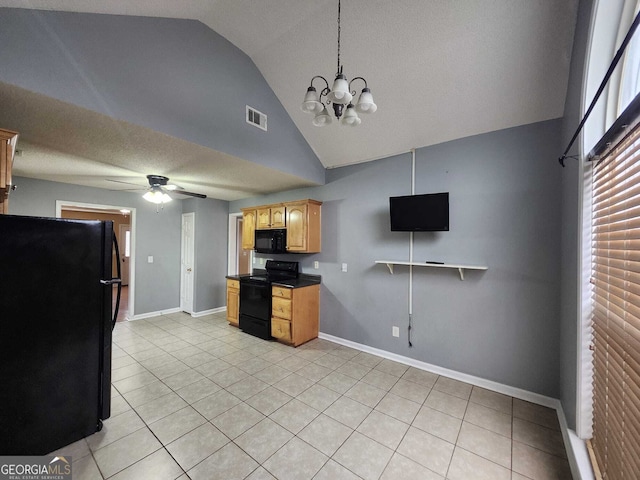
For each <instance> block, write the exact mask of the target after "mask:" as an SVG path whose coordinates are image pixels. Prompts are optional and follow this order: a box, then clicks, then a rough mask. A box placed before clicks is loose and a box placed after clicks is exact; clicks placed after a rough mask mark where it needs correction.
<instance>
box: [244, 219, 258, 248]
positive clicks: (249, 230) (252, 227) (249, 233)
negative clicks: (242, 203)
mask: <svg viewBox="0 0 640 480" xmlns="http://www.w3.org/2000/svg"><path fill="white" fill-rule="evenodd" d="M255 231H256V211H255V210H244V211H243V212H242V249H243V250H253V248H254V243H255Z"/></svg>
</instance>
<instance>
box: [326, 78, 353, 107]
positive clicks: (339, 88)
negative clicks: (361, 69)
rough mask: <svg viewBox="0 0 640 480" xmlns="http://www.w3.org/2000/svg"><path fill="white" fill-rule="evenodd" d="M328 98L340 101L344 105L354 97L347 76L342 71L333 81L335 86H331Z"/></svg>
mask: <svg viewBox="0 0 640 480" xmlns="http://www.w3.org/2000/svg"><path fill="white" fill-rule="evenodd" d="M327 98H328V99H329V101H331V102H333V103H340V104H342V105H347V104H348V103H349V102H350V101H351V100H352V99H353V96H352V95H351V93H350V92H349V82H347V77H345V76H344V75H343V74H341V73H340V74H338V75H336V79H335V80H334V81H333V87H331V92H329V95H327Z"/></svg>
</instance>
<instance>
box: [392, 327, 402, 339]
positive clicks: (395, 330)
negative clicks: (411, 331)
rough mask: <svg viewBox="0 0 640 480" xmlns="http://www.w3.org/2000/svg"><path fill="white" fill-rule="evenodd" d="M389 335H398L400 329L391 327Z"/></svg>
mask: <svg viewBox="0 0 640 480" xmlns="http://www.w3.org/2000/svg"><path fill="white" fill-rule="evenodd" d="M391 335H393V336H394V337H399V336H400V329H399V328H398V327H391Z"/></svg>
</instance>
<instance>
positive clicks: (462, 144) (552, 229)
mask: <svg viewBox="0 0 640 480" xmlns="http://www.w3.org/2000/svg"><path fill="white" fill-rule="evenodd" d="M560 130H561V121H560V120H554V121H548V122H543V123H538V124H533V125H527V126H523V127H519V128H513V129H509V130H503V131H499V132H493V133H489V134H485V135H480V136H475V137H470V138H465V139H462V140H456V141H453V142H448V143H445V144H441V145H436V146H433V147H428V148H423V149H419V150H418V151H417V152H416V163H417V167H416V193H430V192H441V191H448V192H450V208H451V231H449V232H440V233H416V234H415V253H414V259H415V260H416V261H425V260H438V261H444V262H450V263H462V264H477V265H487V266H488V267H489V269H488V270H487V271H486V272H471V271H468V272H467V273H466V276H465V281H464V282H461V281H460V279H459V277H458V274H457V271H455V270H444V269H430V268H421V267H416V268H415V269H414V305H413V323H414V327H413V345H414V346H413V348H409V347H408V345H407V330H406V327H407V321H408V315H407V311H408V268H407V267H396V274H395V275H390V274H389V272H388V270H387V268H386V267H385V266H383V265H375V264H374V261H375V260H378V259H396V260H407V259H408V257H409V234H408V233H403V232H391V231H390V229H389V206H388V198H389V196H394V195H405V194H409V193H410V179H411V157H410V154H408V153H407V154H405V155H399V156H395V157H390V158H386V159H382V160H378V161H375V162H370V163H365V164H360V165H354V166H349V167H343V168H338V169H333V170H328V171H327V184H326V185H325V186H323V187H314V188H309V189H301V190H296V191H290V192H284V193H282V194H279V195H269V196H264V197H259V198H253V199H246V200H242V201H237V202H231V204H230V212H236V211H238V210H239V208H241V207H244V206H249V205H259V204H261V203H269V202H277V201H285V200H295V199H300V198H315V199H317V200H321V201H323V202H324V204H323V206H322V253H320V254H313V255H297V256H296V255H285V256H280V257H279V258H292V259H297V260H299V261H301V262H302V267H303V270H304V271H305V272H307V273H319V274H321V275H322V282H323V285H322V290H321V295H322V299H321V323H320V329H321V331H322V332H324V333H327V334H331V335H336V336H339V337H342V338H345V339H348V340H352V341H355V342H359V343H363V344H366V345H370V346H372V347H376V348H380V349H383V350H387V351H390V352H393V353H397V354H400V355H405V356H407V357H411V358H415V359H418V360H421V361H425V362H429V363H432V364H435V365H439V366H442V367H445V368H450V369H454V370H457V371H460V372H464V373H468V374H471V375H476V376H479V377H482V378H486V379H489V380H493V381H496V382H500V383H503V384H506V385H511V386H514V387H518V388H523V389H525V390H529V391H532V392H537V393H540V394H543V395H549V396H551V397H556V398H557V397H558V396H559V390H558V384H559V336H560V329H559V320H560V318H559V309H560V295H559V289H560V268H559V265H560V253H559V252H560V227H561V212H560V201H561V198H560V185H561V175H562V172H561V171H560V170H559V168H558V164H557V162H556V161H555V159H556V158H557V155H558V151H559V149H560ZM314 260H318V261H319V262H320V269H319V270H314V269H313V261H314ZM343 262H344V263H347V264H348V272H347V273H341V271H340V264H341V263H343ZM392 326H399V327H400V328H401V332H402V335H401V337H400V338H399V339H398V338H393V337H392V335H391V327H392Z"/></svg>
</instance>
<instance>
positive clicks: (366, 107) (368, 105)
mask: <svg viewBox="0 0 640 480" xmlns="http://www.w3.org/2000/svg"><path fill="white" fill-rule="evenodd" d="M377 109H378V106H377V105H376V104H375V103H373V95H371V90H370V89H369V88H367V87H364V88H363V89H362V93H361V94H360V96H359V97H358V103H357V104H356V110H357V111H358V112H359V113H374V112H375V111H376V110H377Z"/></svg>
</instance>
